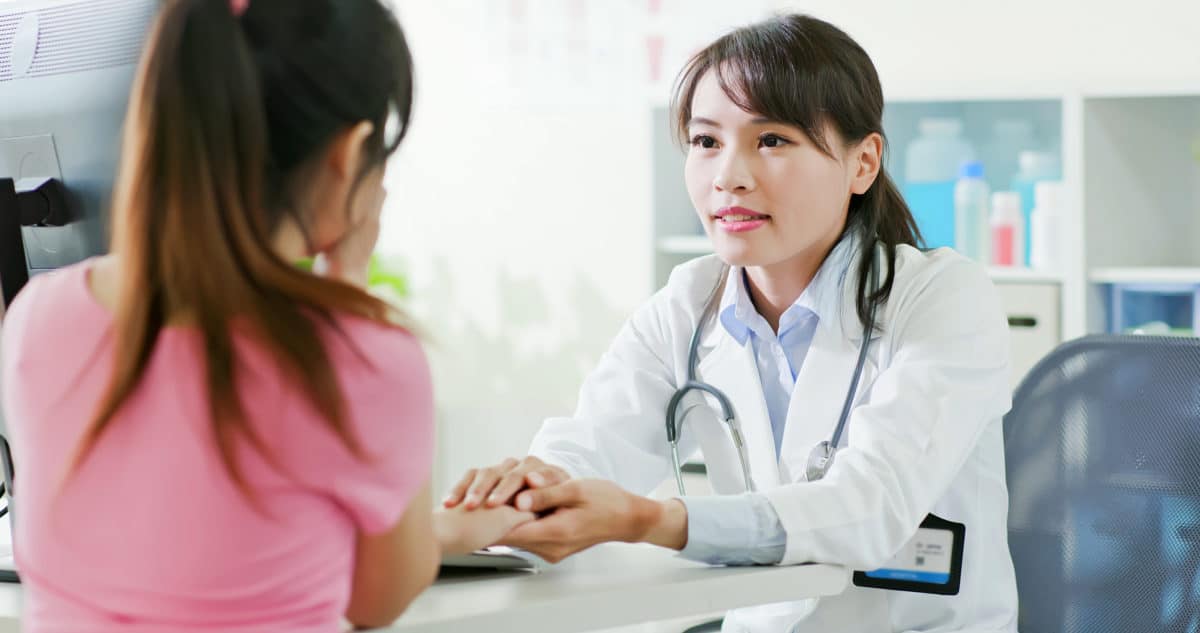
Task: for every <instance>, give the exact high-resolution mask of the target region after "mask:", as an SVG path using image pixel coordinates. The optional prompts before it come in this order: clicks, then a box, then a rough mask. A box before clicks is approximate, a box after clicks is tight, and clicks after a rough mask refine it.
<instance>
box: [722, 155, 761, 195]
mask: <svg viewBox="0 0 1200 633" xmlns="http://www.w3.org/2000/svg"><path fill="white" fill-rule="evenodd" d="M747 163H748V161H747V160H746V158H745V157H743V156H742V155H741V153H740V152H737V151H730V152H727V153H726V156H725V157H724V158H723V160H722V161H721V164H720V167H718V168H717V173H716V175H715V176H714V177H713V187H714V188H716V190H717V191H722V192H728V193H746V192H748V191H750V190H752V189H754V174H753V173H752V172H751V169H750V166H749V165H748V164H747Z"/></svg>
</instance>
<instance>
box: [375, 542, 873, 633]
mask: <svg viewBox="0 0 1200 633" xmlns="http://www.w3.org/2000/svg"><path fill="white" fill-rule="evenodd" d="M849 579H850V573H849V572H848V571H846V570H845V569H843V568H841V567H836V566H832V565H797V566H791V567H710V566H707V565H702V564H699V563H693V562H691V561H687V560H684V559H682V558H679V557H678V556H677V555H676V554H675V552H672V551H670V550H665V549H661V548H657V547H653V546H651V545H626V544H623V543H608V544H605V545H600V546H598V547H594V548H592V549H590V550H587V551H585V552H583V553H581V554H579V555H577V556H574V557H572V558H568V559H567V560H565V561H563V562H562V563H559V564H558V565H555V566H554V567H552V568H550V569H547V570H545V571H542V572H540V573H536V574H531V573H528V572H487V573H486V574H485V575H467V576H463V577H454V578H443V579H440V580H439V581H438V582H437V583H436V584H434V586H433V587H430V588H429V590H427V591H426V592H425V593H423V594H421V596H420V597H418V598H417V600H416V601H415V602H414V603H413V604H412V605H411V606H410V607H409V609H408V611H406V612H405V614H404V615H403V616H401V618H400V620H399V621H398V622H396V624H394V625H392V626H391V627H389V628H387V629H383V631H387V633H417V632H420V633H451V632H453V633H467V632H471V631H486V632H487V633H539V632H544V633H580V632H583V631H591V630H595V629H605V628H611V627H619V626H626V625H632V624H641V623H643V622H653V621H656V620H670V619H675V618H685V617H690V616H703V615H705V614H709V613H713V612H717V611H725V610H728V609H734V608H737V607H748V606H754V605H760V604H768V603H771V602H787V601H790V600H801V599H804V598H813V597H818V596H828V595H833V594H838V593H841V592H842V591H843V590H844V589H845V588H846V585H847V584H848V582H849Z"/></svg>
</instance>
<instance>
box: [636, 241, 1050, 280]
mask: <svg viewBox="0 0 1200 633" xmlns="http://www.w3.org/2000/svg"><path fill="white" fill-rule="evenodd" d="M658 252H659V253H665V254H669V255H707V254H709V253H711V252H713V250H712V243H710V242H709V241H708V236H706V235H671V236H668V237H664V238H662V239H660V240H659V241H658ZM988 276H989V277H991V278H992V281H994V282H997V283H1027V284H1061V283H1062V282H1063V276H1062V275H1061V274H1058V273H1053V272H1047V271H1044V270H1032V269H1029V268H1005V267H998V266H992V267H989V268H988Z"/></svg>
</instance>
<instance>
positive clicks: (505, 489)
mask: <svg viewBox="0 0 1200 633" xmlns="http://www.w3.org/2000/svg"><path fill="white" fill-rule="evenodd" d="M525 474H526V471H525V469H524V468H522V467H517V468H514V469H513V470H510V471H508V474H506V475H504V476H503V477H501V478H500V482H499V483H497V484H496V489H495V490H493V491H492V494H490V495H488V498H487V506H488V507H489V508H495V507H497V506H502V505H507V504H508V502H509V501H511V500H512V498H513V495H515V494H517V493H518V492H520V491H521V488H524V487H525Z"/></svg>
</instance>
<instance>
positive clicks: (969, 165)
mask: <svg viewBox="0 0 1200 633" xmlns="http://www.w3.org/2000/svg"><path fill="white" fill-rule="evenodd" d="M958 177H959V178H983V163H981V162H979V161H977V160H969V161H967V162H965V163H963V164H962V166H961V167H959V168H958Z"/></svg>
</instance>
